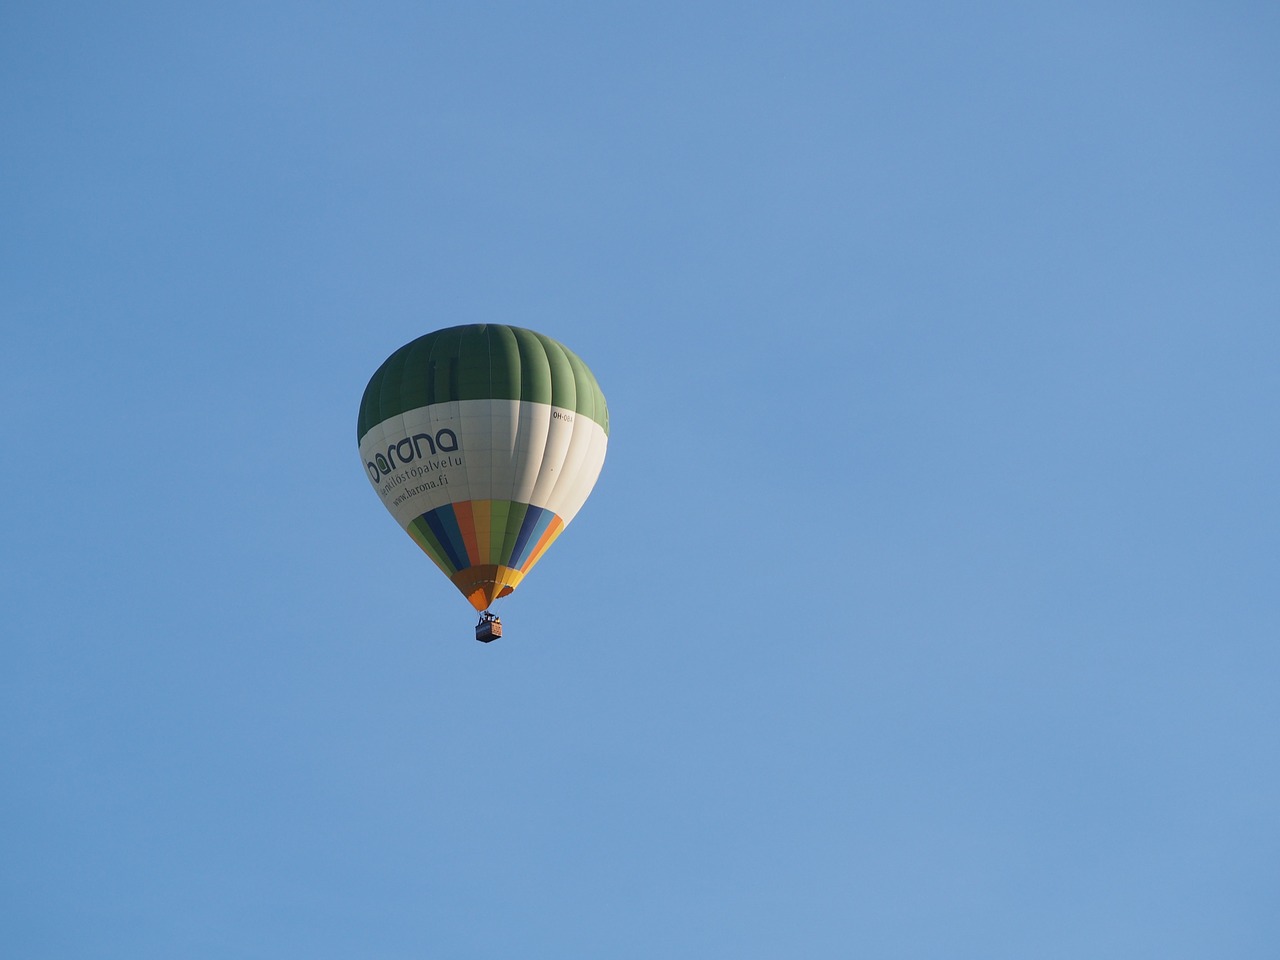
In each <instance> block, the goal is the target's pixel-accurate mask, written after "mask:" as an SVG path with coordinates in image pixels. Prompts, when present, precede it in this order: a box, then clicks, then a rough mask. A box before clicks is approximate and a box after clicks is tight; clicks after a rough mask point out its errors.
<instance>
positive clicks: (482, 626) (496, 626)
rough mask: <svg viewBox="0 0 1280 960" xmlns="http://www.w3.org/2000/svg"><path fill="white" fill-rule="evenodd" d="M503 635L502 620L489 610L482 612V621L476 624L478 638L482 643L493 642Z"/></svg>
mask: <svg viewBox="0 0 1280 960" xmlns="http://www.w3.org/2000/svg"><path fill="white" fill-rule="evenodd" d="M500 636H502V621H501V620H500V619H498V618H497V617H496V616H494V615H493V614H492V613H489V611H487V610H486V611H485V612H484V613H482V614H480V622H479V623H477V624H476V639H477V640H479V641H480V642H481V643H492V642H493V641H494V640H497V639H498V638H499V637H500Z"/></svg>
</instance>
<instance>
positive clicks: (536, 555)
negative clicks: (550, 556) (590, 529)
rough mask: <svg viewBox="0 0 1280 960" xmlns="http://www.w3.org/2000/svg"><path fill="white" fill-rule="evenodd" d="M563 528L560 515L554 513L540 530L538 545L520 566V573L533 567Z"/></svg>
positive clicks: (526, 571)
mask: <svg viewBox="0 0 1280 960" xmlns="http://www.w3.org/2000/svg"><path fill="white" fill-rule="evenodd" d="M563 529H564V523H563V522H562V521H561V519H560V515H559V514H556V515H555V518H554V519H553V520H552V521H551V522H550V523H549V524H547V529H545V530H543V531H542V536H541V537H540V538H539V540H538V545H537V546H536V547H534V548H533V553H531V554H529V559H528V560H526V561H525V562H524V564H523V566H521V567H520V572H521V573H528V572H529V571H530V570H531V569H533V565H534V564H535V563H537V562H538V560H539V559H540V558H541V557H542V555H543V554H544V553H546V552H547V547H549V546H551V542H552V541H553V540H555V538H556V537H558V536H560V531H561V530H563Z"/></svg>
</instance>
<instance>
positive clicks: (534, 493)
mask: <svg viewBox="0 0 1280 960" xmlns="http://www.w3.org/2000/svg"><path fill="white" fill-rule="evenodd" d="M356 436H357V439H358V441H359V444H360V460H361V462H362V463H363V465H364V469H365V473H366V474H367V476H368V477H369V482H370V483H371V484H372V485H373V488H374V490H376V491H377V493H378V496H379V497H380V498H381V499H382V503H383V505H384V506H385V507H386V508H387V509H388V510H389V511H390V512H391V515H392V516H393V517H395V519H396V522H397V523H399V524H400V526H401V527H403V528H404V530H405V532H406V533H408V534H409V536H410V537H412V538H413V540H414V542H415V543H417V544H418V546H419V547H421V548H422V550H423V552H424V553H426V554H427V556H429V557H430V558H431V559H432V560H434V561H435V564H436V566H438V567H439V568H440V569H441V570H442V571H444V573H445V575H446V576H447V577H448V578H449V579H450V580H451V581H453V585H454V586H456V587H457V588H458V589H459V590H460V591H461V592H462V595H463V596H464V597H466V598H467V600H469V601H470V602H471V605H472V606H473V607H475V609H476V610H478V611H480V612H481V614H482V615H481V619H480V623H479V624H477V626H476V638H477V639H479V640H484V641H488V640H492V639H494V638H495V637H497V636H501V633H502V627H501V621H500V620H499V619H498V618H497V617H496V616H494V615H493V614H492V613H489V612H488V608H489V607H490V605H492V604H493V602H494V601H495V600H497V599H498V598H499V597H505V596H507V595H508V594H509V593H511V592H512V591H513V590H515V588H516V587H518V586H519V585H520V583H521V581H522V580H524V578H525V576H526V575H527V574H528V573H529V571H530V570H531V569H532V568H533V565H534V564H535V563H537V562H538V560H539V559H540V558H541V557H542V555H543V554H544V553H545V552H546V550H547V548H548V547H549V546H551V544H552V542H553V541H554V540H555V539H556V537H558V536H559V535H560V533H561V531H563V530H564V528H565V527H566V526H567V525H568V523H569V521H570V520H572V519H573V518H574V517H575V516H576V515H577V513H578V511H579V510H580V509H581V508H582V505H583V503H584V502H585V501H586V499H587V495H588V494H589V493H590V492H591V488H592V487H593V486H595V482H596V478H597V477H598V476H599V475H600V468H601V467H602V466H603V465H604V455H605V448H606V447H607V446H608V444H609V410H608V408H607V407H606V405H605V400H604V394H603V393H601V392H600V386H599V385H598V384H597V383H596V378H595V377H594V376H593V375H592V373H591V371H590V370H588V369H587V365H586V364H585V363H583V362H582V361H581V360H580V359H578V356H577V355H576V354H575V353H573V351H571V350H570V349H569V348H568V347H565V346H564V345H563V344H561V343H557V342H556V341H555V340H552V339H551V338H550V337H546V336H543V335H542V334H540V333H534V332H533V331H532V330H524V329H521V328H520V327H510V326H506V325H503V324H495V323H477V324H470V325H467V326H460V327H449V328H448V329H445V330H437V331H435V332H434V333H428V334H427V335H425V336H422V337H419V338H418V339H416V340H414V341H412V342H410V343H407V344H405V345H404V346H403V347H401V348H400V349H399V350H397V351H396V352H395V353H393V354H392V355H391V356H390V357H388V358H387V360H386V362H384V363H383V364H382V366H380V367H379V368H378V370H377V372H376V373H374V375H373V377H372V378H371V379H370V380H369V385H368V386H367V387H365V391H364V398H363V399H362V400H361V401H360V417H359V421H358V425H357V428H356Z"/></svg>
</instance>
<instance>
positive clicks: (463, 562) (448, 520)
mask: <svg viewBox="0 0 1280 960" xmlns="http://www.w3.org/2000/svg"><path fill="white" fill-rule="evenodd" d="M422 518H423V519H424V520H426V521H427V526H429V527H430V528H431V532H432V533H434V534H435V535H436V539H437V540H439V541H440V546H441V547H443V548H444V552H445V553H447V554H448V555H449V560H450V561H451V562H452V563H453V565H454V566H455V567H457V568H458V569H459V570H465V569H466V568H467V567H469V566H471V564H470V563H469V562H468V561H467V551H466V548H465V547H463V546H462V531H460V530H459V529H458V519H457V517H455V516H454V515H453V504H446V505H445V506H443V507H436V509H434V510H432V511H430V512H428V513H424V514H423V515H422Z"/></svg>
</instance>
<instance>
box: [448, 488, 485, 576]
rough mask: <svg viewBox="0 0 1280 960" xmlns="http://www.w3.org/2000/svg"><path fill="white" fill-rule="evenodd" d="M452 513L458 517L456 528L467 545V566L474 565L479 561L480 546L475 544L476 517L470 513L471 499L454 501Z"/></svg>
mask: <svg viewBox="0 0 1280 960" xmlns="http://www.w3.org/2000/svg"><path fill="white" fill-rule="evenodd" d="M453 515H454V516H455V517H457V518H458V530H459V531H461V533H462V542H463V543H465V544H466V546H467V566H469V567H471V566H475V565H476V564H477V563H479V562H480V548H479V546H477V545H476V519H475V517H473V516H472V515H471V501H470V500H463V501H462V502H461V503H455V504H454V505H453Z"/></svg>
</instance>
